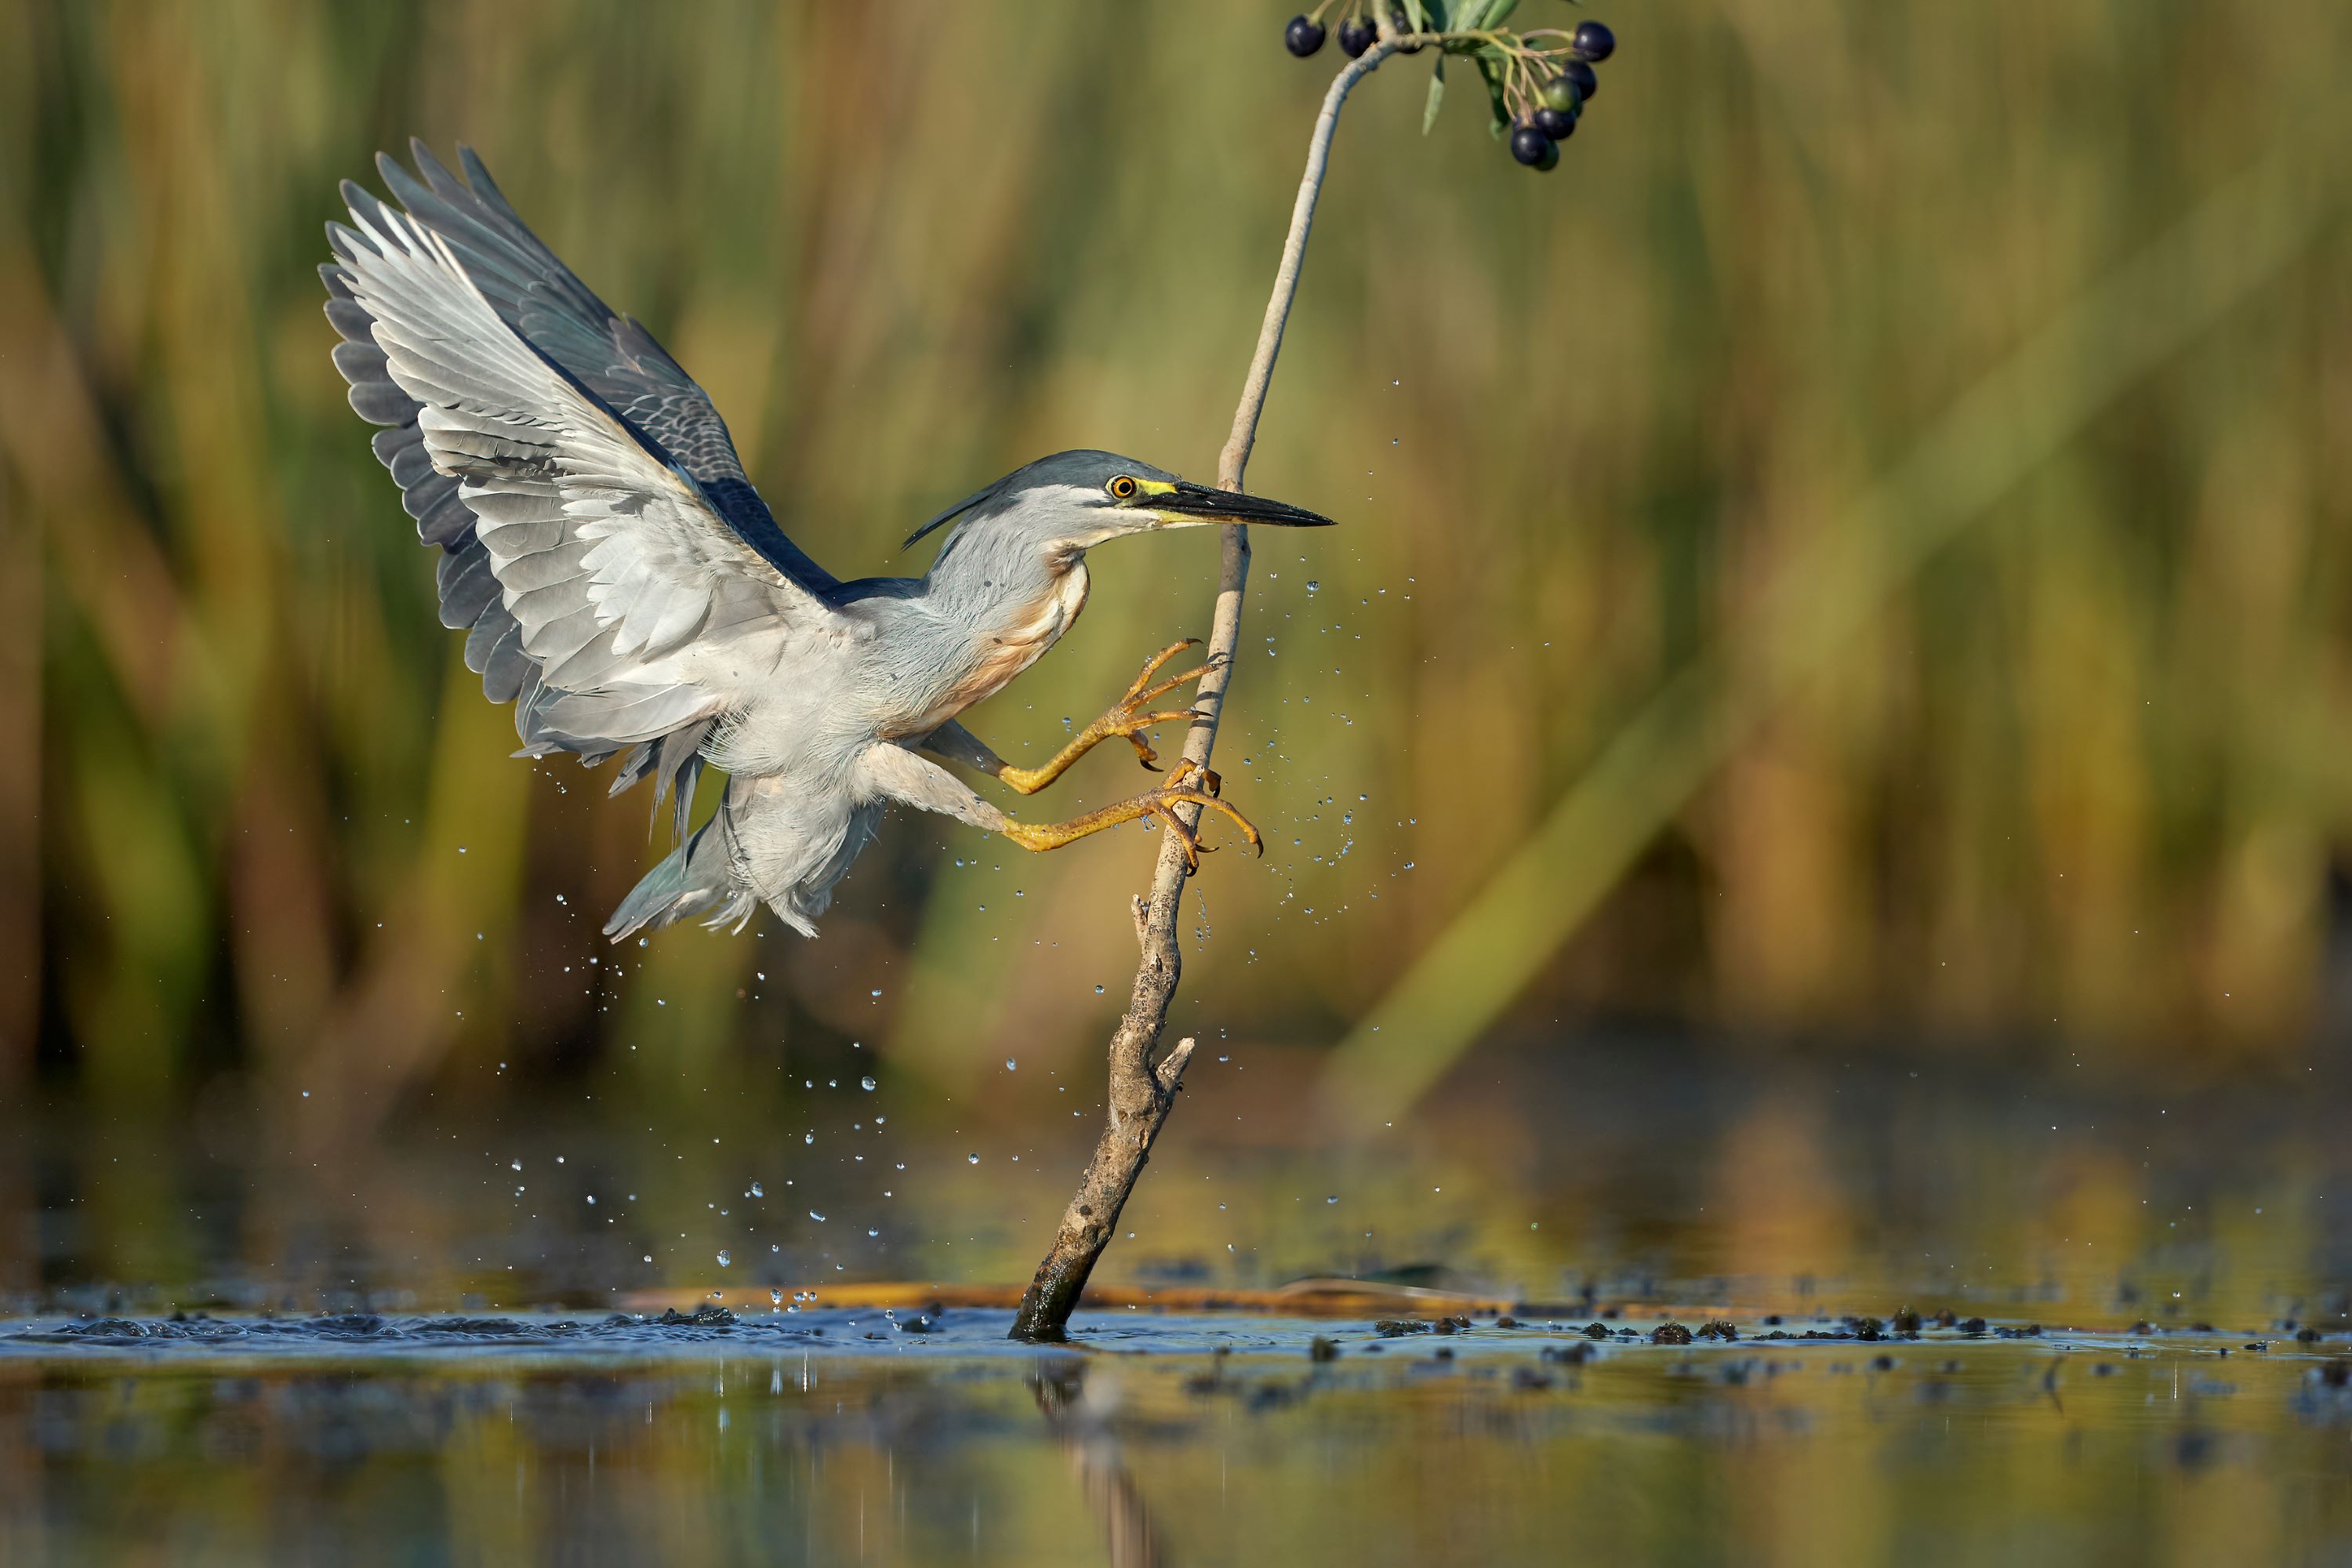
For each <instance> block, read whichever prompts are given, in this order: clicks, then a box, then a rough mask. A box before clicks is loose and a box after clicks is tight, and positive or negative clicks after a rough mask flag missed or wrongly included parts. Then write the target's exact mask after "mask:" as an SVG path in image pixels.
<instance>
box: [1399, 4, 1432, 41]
mask: <svg viewBox="0 0 2352 1568" xmlns="http://www.w3.org/2000/svg"><path fill="white" fill-rule="evenodd" d="M1404 19H1405V22H1406V28H1405V30H1406V31H1407V32H1412V33H1426V32H1428V31H1429V12H1428V11H1427V9H1425V8H1424V7H1423V5H1422V0H1404Z"/></svg>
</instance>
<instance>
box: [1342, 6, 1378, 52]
mask: <svg viewBox="0 0 2352 1568" xmlns="http://www.w3.org/2000/svg"><path fill="white" fill-rule="evenodd" d="M1380 36H1381V34H1380V29H1379V28H1377V27H1375V26H1372V23H1371V18H1370V17H1368V16H1350V17H1349V18H1348V19H1347V20H1346V21H1344V22H1342V23H1340V24H1339V52H1340V53H1341V54H1344V55H1346V56H1347V57H1348V58H1349V59H1351V60H1354V59H1361V58H1363V55H1364V51H1365V50H1366V49H1369V48H1370V47H1372V42H1373V40H1374V39H1376V38H1378V37H1380Z"/></svg>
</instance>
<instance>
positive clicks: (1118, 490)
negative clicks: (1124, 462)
mask: <svg viewBox="0 0 2352 1568" xmlns="http://www.w3.org/2000/svg"><path fill="white" fill-rule="evenodd" d="M1109 489H1110V493H1111V494H1112V495H1114V496H1117V497H1118V499H1119V500H1134V499H1135V491H1136V484H1135V481H1134V480H1133V479H1129V478H1128V477H1127V476H1126V475H1125V474H1121V475H1119V477H1118V478H1117V479H1113V480H1111V482H1110V486H1109Z"/></svg>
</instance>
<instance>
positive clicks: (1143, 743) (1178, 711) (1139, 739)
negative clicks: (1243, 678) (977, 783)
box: [996, 637, 1213, 795]
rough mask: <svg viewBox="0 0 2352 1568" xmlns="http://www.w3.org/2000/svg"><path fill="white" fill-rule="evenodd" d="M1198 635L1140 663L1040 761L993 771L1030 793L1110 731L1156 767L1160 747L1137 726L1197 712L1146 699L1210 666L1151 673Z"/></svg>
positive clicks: (1197, 675) (1141, 760)
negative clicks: (1098, 710) (1113, 697)
mask: <svg viewBox="0 0 2352 1568" xmlns="http://www.w3.org/2000/svg"><path fill="white" fill-rule="evenodd" d="M1200 640H1201V639H1200V638H1198V637H1184V638H1181V639H1180V640H1178V641H1176V642H1172V643H1170V644H1169V645H1168V646H1167V647H1163V648H1161V649H1160V651H1159V652H1158V653H1156V654H1153V655H1152V656H1151V658H1150V659H1149V660H1147V661H1146V662H1145V663H1144V666H1143V668H1142V670H1141V672H1140V673H1139V674H1138V675H1137V676H1136V678H1135V679H1133V680H1132V681H1130V682H1129V683H1128V688H1127V691H1126V694H1125V695H1123V696H1122V697H1120V698H1119V700H1118V702H1116V703H1114V704H1113V705H1112V706H1111V708H1110V709H1109V710H1108V711H1107V712H1106V713H1104V714H1103V715H1102V717H1101V718H1099V719H1097V720H1095V721H1093V722H1092V723H1090V724H1088V725H1087V727H1086V728H1085V729H1083V730H1081V731H1078V732H1077V734H1076V735H1075V736H1073V737H1072V738H1071V740H1070V743H1069V744H1068V745H1066V746H1064V747H1063V748H1062V749H1061V750H1060V751H1059V752H1055V754H1054V756H1053V758H1052V759H1051V760H1049V761H1048V762H1046V763H1045V764H1044V765H1043V766H1041V767H1034V768H1015V767H1008V768H1006V769H1004V770H1003V772H1002V773H998V774H997V775H996V776H997V777H998V778H999V779H1001V780H1003V782H1004V783H1006V784H1010V785H1012V786H1013V788H1014V789H1017V790H1019V791H1020V792H1021V793H1022V794H1023V795H1034V794H1036V793H1037V792H1038V791H1039V790H1041V789H1044V788H1045V786H1046V785H1047V784H1052V783H1053V782H1054V781H1055V779H1057V778H1060V777H1061V776H1062V774H1063V773H1065V772H1066V771H1067V770H1068V768H1069V766H1070V764H1071V763H1075V762H1076V761H1077V760H1078V759H1079V758H1080V757H1083V756H1085V755H1086V754H1087V752H1090V751H1092V750H1093V749H1094V748H1095V746H1096V744H1097V742H1103V741H1108V740H1109V739H1110V738H1111V737H1112V736H1113V735H1118V736H1121V737H1123V738H1125V740H1126V741H1127V743H1128V744H1129V745H1130V746H1133V747H1134V748H1135V756H1136V760H1137V761H1138V762H1139V763H1142V764H1143V765H1144V766H1145V767H1147V768H1150V769H1151V770H1152V772H1154V773H1157V772H1159V771H1160V770H1159V768H1158V767H1157V766H1156V765H1155V764H1157V763H1158V762H1159V761H1160V753H1159V752H1155V751H1153V750H1152V749H1151V742H1150V740H1149V739H1148V738H1147V737H1146V736H1145V735H1144V733H1143V731H1146V730H1149V729H1150V728H1151V726H1153V725H1154V724H1171V723H1174V722H1175V721H1177V720H1179V719H1197V718H1199V717H1200V714H1199V713H1197V712H1195V711H1194V710H1192V709H1190V708H1175V709H1167V710H1160V711H1152V710H1150V709H1149V707H1148V705H1149V704H1150V701H1151V700H1152V699H1153V698H1155V697H1162V696H1165V695H1167V694H1168V693H1169V692H1171V691H1173V690H1175V689H1177V688H1178V687H1180V686H1181V685H1183V684H1184V683H1185V682H1186V681H1190V680H1198V679H1201V677H1202V676H1204V675H1206V674H1208V673H1209V671H1210V669H1211V668H1213V667H1212V666H1211V665H1207V664H1203V665H1202V666H1201V667H1200V668H1197V669H1188V670H1186V671H1184V673H1183V674H1181V675H1171V676H1170V677H1168V678H1167V679H1164V680H1160V681H1158V682H1154V681H1153V680H1152V679H1151V678H1152V677H1153V676H1155V675H1157V674H1159V673H1160V667H1161V666H1162V665H1164V664H1166V663H1167V662H1168V661H1169V660H1170V659H1171V658H1175V657H1176V656H1177V655H1178V654H1180V653H1182V652H1183V651H1184V650H1185V649H1186V648H1188V647H1192V646H1193V645H1195V644H1196V643H1198V642H1199V641H1200Z"/></svg>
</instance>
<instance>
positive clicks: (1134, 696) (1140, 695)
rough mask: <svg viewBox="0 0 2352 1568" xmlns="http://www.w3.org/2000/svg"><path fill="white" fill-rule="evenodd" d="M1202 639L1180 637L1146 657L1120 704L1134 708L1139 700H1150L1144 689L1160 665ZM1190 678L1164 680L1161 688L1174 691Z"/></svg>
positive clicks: (1129, 683) (1122, 706)
mask: <svg viewBox="0 0 2352 1568" xmlns="http://www.w3.org/2000/svg"><path fill="white" fill-rule="evenodd" d="M1200 640H1201V639H1200V638H1199V637H1179V638H1177V639H1176V640H1175V641H1174V642H1172V643H1170V644H1169V645H1168V646H1167V647H1163V648H1161V649H1160V651H1159V652H1158V653H1155V654H1153V655H1152V656H1151V657H1150V658H1148V659H1145V660H1144V661H1143V668H1141V669H1139V670H1138V671H1137V672H1136V676H1135V679H1133V680H1131V681H1129V682H1128V687H1127V695H1126V696H1125V697H1122V698H1120V699H1119V701H1118V706H1120V707H1121V708H1132V707H1134V706H1135V705H1136V704H1137V703H1139V702H1145V701H1149V700H1150V698H1148V697H1147V696H1146V695H1145V694H1144V690H1143V689H1144V687H1145V686H1146V685H1147V684H1148V683H1149V682H1150V679H1151V678H1152V676H1153V675H1154V674H1155V673H1157V672H1158V670H1159V668H1160V666H1161V665H1163V664H1166V663H1167V662H1168V661H1169V660H1170V659H1171V658H1175V657H1176V656H1177V655H1178V654H1180V653H1182V652H1183V651H1184V650H1185V649H1186V648H1188V647H1196V646H1197V645H1198V644H1199V643H1200ZM1202 668H1207V667H1206V666H1203V667H1202ZM1187 679H1191V678H1190V677H1188V676H1181V675H1180V676H1177V677H1176V678H1175V679H1173V680H1171V681H1167V682H1163V683H1162V684H1161V685H1160V690H1162V691H1172V690H1174V689H1176V688H1177V687H1178V686H1181V685H1182V684H1183V683H1184V682H1185V681H1186V680H1187Z"/></svg>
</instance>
